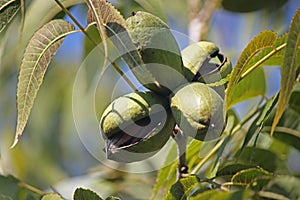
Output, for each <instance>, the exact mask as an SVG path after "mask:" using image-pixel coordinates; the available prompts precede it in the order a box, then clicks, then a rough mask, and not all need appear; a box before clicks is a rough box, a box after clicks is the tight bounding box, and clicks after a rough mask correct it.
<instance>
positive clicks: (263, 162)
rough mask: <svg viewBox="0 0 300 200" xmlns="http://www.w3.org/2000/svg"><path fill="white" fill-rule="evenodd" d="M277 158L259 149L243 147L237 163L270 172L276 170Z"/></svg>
mask: <svg viewBox="0 0 300 200" xmlns="http://www.w3.org/2000/svg"><path fill="white" fill-rule="evenodd" d="M278 160H279V159H278V157H277V155H276V154H275V153H273V152H271V151H269V150H266V149H260V148H254V147H245V148H244V150H243V151H242V153H241V154H240V157H239V163H241V164H247V165H255V166H259V167H261V168H263V169H265V170H268V171H270V172H274V171H275V170H276V168H277V163H278V162H279V161H278Z"/></svg>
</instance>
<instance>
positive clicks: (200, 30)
mask: <svg viewBox="0 0 300 200" xmlns="http://www.w3.org/2000/svg"><path fill="white" fill-rule="evenodd" d="M220 3H221V0H207V1H205V2H204V4H203V5H200V1H199V0H189V13H190V23H189V36H190V38H191V39H192V41H194V42H195V41H196V42H198V41H200V40H203V39H204V38H206V37H207V32H208V27H209V23H210V20H211V17H212V16H213V13H214V12H215V10H216V9H217V8H218V7H219V5H220ZM200 7H202V8H201V9H198V8H200Z"/></svg>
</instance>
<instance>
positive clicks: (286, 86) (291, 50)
mask: <svg viewBox="0 0 300 200" xmlns="http://www.w3.org/2000/svg"><path fill="white" fill-rule="evenodd" d="M299 30H300V9H298V10H297V12H296V13H295V15H294V17H293V19H292V22H291V25H290V29H289V33H288V38H287V44H286V50H285V54H284V59H283V65H282V68H281V81H280V93H279V99H278V106H277V110H276V114H275V117H274V121H273V124H272V129H271V133H270V134H271V135H273V132H274V130H275V127H276V126H277V124H278V122H279V120H280V118H281V116H282V114H283V112H284V110H285V107H286V105H287V104H288V102H289V99H290V96H291V94H292V90H293V86H294V83H295V79H296V72H297V67H298V65H299V63H297V48H298V44H299V42H300V32H299Z"/></svg>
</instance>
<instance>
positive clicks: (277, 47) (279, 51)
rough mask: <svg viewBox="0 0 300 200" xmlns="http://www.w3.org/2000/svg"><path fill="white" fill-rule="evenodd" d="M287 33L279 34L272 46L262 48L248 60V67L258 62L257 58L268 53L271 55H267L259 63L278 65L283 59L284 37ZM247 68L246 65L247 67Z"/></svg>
mask: <svg viewBox="0 0 300 200" xmlns="http://www.w3.org/2000/svg"><path fill="white" fill-rule="evenodd" d="M287 35H288V34H287V33H286V34H283V35H282V36H280V37H279V38H278V39H277V40H276V42H275V43H274V45H273V47H270V48H266V49H264V50H262V51H261V52H260V53H259V54H258V55H256V56H254V57H253V59H251V61H250V62H249V64H248V65H249V67H250V66H252V65H253V64H255V63H256V62H258V61H259V60H261V59H263V58H264V57H266V56H268V55H269V54H270V53H272V55H271V56H270V57H268V59H266V60H264V62H262V63H261V65H264V66H268V65H272V66H274V65H278V66H280V65H281V64H282V61H283V56H284V52H285V46H286V39H287ZM247 68H248V67H247Z"/></svg>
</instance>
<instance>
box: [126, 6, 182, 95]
mask: <svg viewBox="0 0 300 200" xmlns="http://www.w3.org/2000/svg"><path fill="white" fill-rule="evenodd" d="M126 23H127V29H128V32H129V34H130V36H131V39H132V42H133V43H134V44H135V45H136V48H137V49H138V52H139V53H140V55H141V58H142V61H143V63H144V64H145V67H146V69H147V71H145V73H148V74H149V76H153V77H154V79H155V80H156V83H147V82H146V81H145V80H143V78H142V77H139V74H136V73H135V71H134V70H133V73H134V74H135V75H136V76H137V79H138V80H139V81H140V82H141V83H142V84H143V85H144V86H145V87H147V88H148V89H150V90H152V91H154V92H156V93H159V94H162V95H165V96H166V95H169V94H170V93H171V91H173V90H174V89H176V88H177V87H178V86H180V85H181V84H183V83H184V82H185V81H184V77H183V76H182V72H183V64H182V59H181V52H180V49H179V47H178V44H177V42H176V40H175V38H174V36H173V34H172V32H171V30H170V28H169V27H168V25H167V24H166V23H165V22H163V21H162V20H161V19H160V18H158V17H157V16H154V15H152V14H150V13H147V12H142V11H138V12H136V13H133V16H131V17H129V18H128V19H127V20H126Z"/></svg>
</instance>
